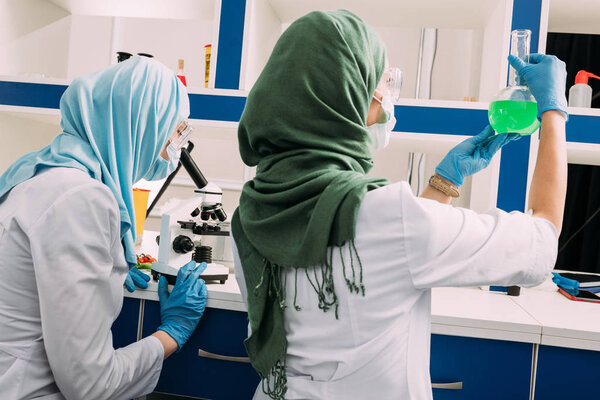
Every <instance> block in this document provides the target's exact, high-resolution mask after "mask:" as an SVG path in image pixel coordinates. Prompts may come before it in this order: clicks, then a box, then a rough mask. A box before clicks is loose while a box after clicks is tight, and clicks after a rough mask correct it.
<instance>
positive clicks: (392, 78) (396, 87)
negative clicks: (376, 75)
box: [375, 67, 402, 103]
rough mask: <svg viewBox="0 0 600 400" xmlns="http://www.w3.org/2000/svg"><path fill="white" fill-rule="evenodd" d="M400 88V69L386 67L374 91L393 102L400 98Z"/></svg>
mask: <svg viewBox="0 0 600 400" xmlns="http://www.w3.org/2000/svg"><path fill="white" fill-rule="evenodd" d="M400 90H402V71H401V70H400V68H396V67H389V68H386V69H385V70H384V71H383V75H382V76H381V81H380V82H379V86H377V89H375V91H377V92H379V93H380V94H381V95H382V96H383V97H389V98H390V100H392V103H395V102H396V101H398V99H399V98H400ZM377 101H380V100H379V99H377Z"/></svg>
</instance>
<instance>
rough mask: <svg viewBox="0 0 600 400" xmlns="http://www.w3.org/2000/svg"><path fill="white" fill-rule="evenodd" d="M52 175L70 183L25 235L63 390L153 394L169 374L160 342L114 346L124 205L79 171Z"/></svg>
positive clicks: (79, 394)
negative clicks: (163, 373) (164, 368)
mask: <svg viewBox="0 0 600 400" xmlns="http://www.w3.org/2000/svg"><path fill="white" fill-rule="evenodd" d="M62 170H64V169H62ZM52 176H53V177H54V178H58V179H59V180H61V179H62V180H63V181H62V183H64V188H63V190H62V193H61V194H60V195H59V196H57V197H56V198H55V199H54V200H53V201H52V202H51V204H50V205H49V206H48V207H47V208H46V209H45V210H44V212H43V213H42V214H41V215H39V217H38V218H37V219H36V220H35V221H33V223H32V224H31V225H30V226H29V227H27V232H26V233H27V236H28V237H29V240H30V246H31V254H32V258H33V261H34V268H35V275H36V283H37V289H38V294H39V301H40V313H41V320H42V332H43V340H44V346H45V349H46V353H47V356H48V361H49V364H50V367H51V369H52V373H53V375H54V378H55V381H56V384H57V386H58V387H59V389H60V390H61V392H62V394H63V395H64V396H65V397H66V398H67V399H82V398H85V399H97V398H132V397H137V396H139V395H143V394H145V393H149V392H150V391H151V390H152V389H153V388H154V386H155V385H156V383H157V381H158V377H159V375H160V370H161V368H162V359H163V356H164V353H163V352H164V349H163V347H162V345H161V343H160V341H159V340H158V339H156V338H154V337H148V338H145V339H143V340H141V341H139V342H136V343H133V344H131V345H129V346H127V347H125V348H122V349H118V350H115V349H114V348H113V343H112V333H111V326H112V323H113V321H114V318H115V316H116V315H118V312H119V310H120V308H121V306H122V297H119V293H121V295H120V296H122V290H123V289H122V285H123V282H122V281H119V282H117V281H115V279H114V278H115V274H116V273H118V274H116V275H117V276H122V277H123V279H124V277H125V274H126V271H127V268H128V267H127V263H126V262H125V259H124V256H123V248H122V245H121V243H120V228H119V226H120V219H119V214H118V213H119V210H118V207H117V203H116V201H115V199H114V197H113V195H112V193H111V192H110V190H109V189H108V188H107V187H106V186H105V185H103V184H102V183H101V182H98V181H95V180H93V179H91V178H89V177H88V176H87V175H86V174H84V173H82V172H80V171H77V170H66V171H55V172H53V175H52ZM54 187H59V188H60V187H61V182H57V184H56V185H54ZM117 269H121V270H117ZM111 278H113V279H111ZM115 299H119V300H120V301H115Z"/></svg>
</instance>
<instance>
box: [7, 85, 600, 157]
mask: <svg viewBox="0 0 600 400" xmlns="http://www.w3.org/2000/svg"><path fill="white" fill-rule="evenodd" d="M66 88H67V86H65V85H51V84H43V83H26V82H12V81H0V104H2V105H9V106H22V107H39V108H53V109H58V108H59V102H60V96H62V94H63V92H64V91H65V89H66ZM245 105H246V98H245V97H243V96H219V95H208V94H190V111H191V115H190V118H193V119H205V120H214V121H231V122H238V121H239V120H240V117H241V115H242V111H243V110H244V106H245ZM395 115H396V119H397V120H398V122H397V123H396V126H395V128H394V130H395V131H400V132H420V133H437V134H447V135H467V136H470V135H475V134H477V133H479V132H480V131H481V129H483V127H484V126H485V125H486V124H487V123H488V122H487V111H486V110H478V109H463V108H440V107H423V106H396V107H395ZM524 141H525V140H523V139H521V140H519V143H521V142H524ZM567 141H569V142H577V143H598V144H600V117H596V116H587V115H570V116H569V122H568V123H567ZM514 147H518V146H515V145H513V144H511V145H509V146H507V147H505V148H504V149H503V155H502V157H503V159H506V158H508V157H512V156H513V155H516V156H517V157H518V158H523V159H527V160H528V158H527V157H525V155H524V153H523V150H525V149H518V150H517V149H514V151H517V152H518V154H517V153H513V148H514ZM507 154H508V155H509V156H507ZM505 162H506V161H505ZM512 164H513V163H508V165H506V164H505V166H506V167H507V168H510V166H511V165H512Z"/></svg>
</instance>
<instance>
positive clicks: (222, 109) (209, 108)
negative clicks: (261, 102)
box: [0, 81, 246, 122]
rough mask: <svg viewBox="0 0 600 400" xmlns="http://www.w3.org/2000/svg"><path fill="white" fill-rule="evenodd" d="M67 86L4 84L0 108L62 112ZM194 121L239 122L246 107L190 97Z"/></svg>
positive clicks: (238, 101) (236, 99)
mask: <svg viewBox="0 0 600 400" xmlns="http://www.w3.org/2000/svg"><path fill="white" fill-rule="evenodd" d="M66 89H67V86H65V85H49V84H44V83H25V82H10V81H0V104H3V105H8V106H23V107H39V108H54V109H57V108H59V104H60V97H61V96H62V94H63V92H64V91H65V90H66ZM189 96H190V118H193V119H207V120H216V121H232V122H238V121H239V120H240V117H241V116H242V111H243V110H244V106H245V105H246V98H245V97H243V96H242V97H240V96H219V95H211V94H190V95H189Z"/></svg>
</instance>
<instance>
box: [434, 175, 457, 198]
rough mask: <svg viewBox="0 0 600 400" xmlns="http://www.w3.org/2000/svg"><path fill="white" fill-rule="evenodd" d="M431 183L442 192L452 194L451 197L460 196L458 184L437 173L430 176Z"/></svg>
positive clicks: (447, 194)
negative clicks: (455, 184)
mask: <svg viewBox="0 0 600 400" xmlns="http://www.w3.org/2000/svg"><path fill="white" fill-rule="evenodd" d="M429 184H430V185H431V186H432V187H433V188H435V189H437V190H439V191H440V192H442V193H444V194H445V195H446V196H450V197H458V196H460V193H459V191H458V188H457V187H456V186H454V185H453V184H452V183H450V182H449V181H447V180H445V179H443V178H441V177H439V176H437V175H432V176H431V178H429Z"/></svg>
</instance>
